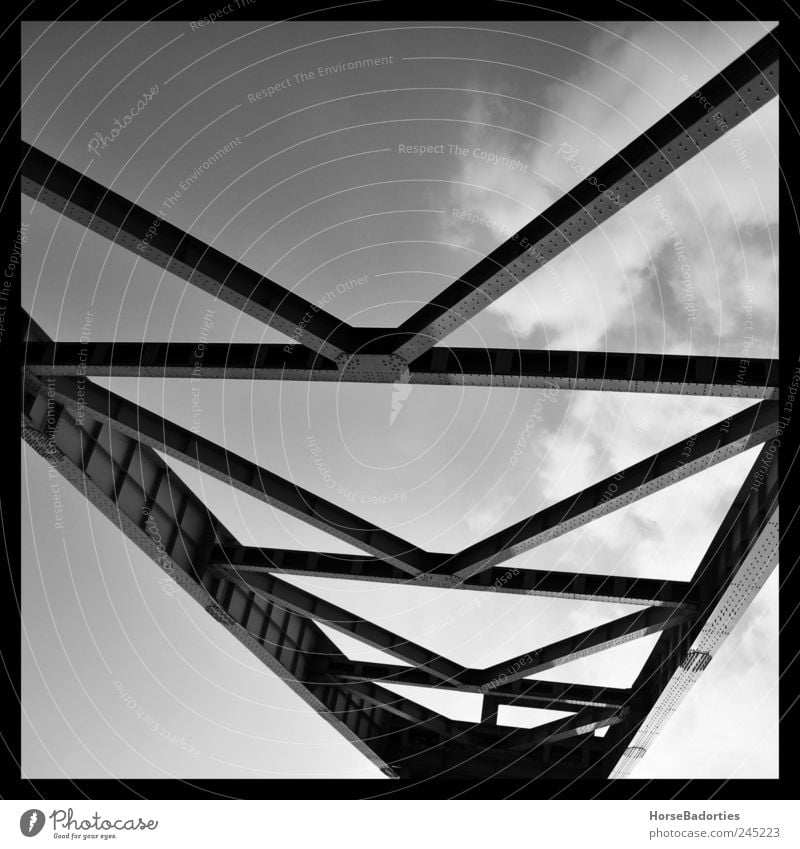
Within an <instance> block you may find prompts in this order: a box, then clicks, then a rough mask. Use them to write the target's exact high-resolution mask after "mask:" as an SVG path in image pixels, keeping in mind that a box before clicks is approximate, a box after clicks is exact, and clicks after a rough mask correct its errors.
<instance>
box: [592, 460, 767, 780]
mask: <svg viewBox="0 0 800 849" xmlns="http://www.w3.org/2000/svg"><path fill="white" fill-rule="evenodd" d="M779 488H780V487H779V476H778V453H777V450H776V448H775V446H772V445H767V446H765V447H764V449H763V451H762V452H761V453H760V455H759V457H758V458H757V459H756V461H755V463H754V464H753V466H752V468H751V470H750V472H749V474H748V475H747V477H746V478H745V481H744V483H743V484H742V486H741V488H740V490H739V492H738V494H737V496H736V498H735V500H734V502H733V504H732V506H731V508H730V510H729V511H728V513H727V514H726V516H725V519H724V520H723V522H722V524H721V525H720V528H719V530H718V531H717V533H716V535H715V537H714V539H713V541H712V543H711V545H710V546H709V548H708V550H707V552H706V554H705V555H704V556H703V559H702V561H701V563H700V566H699V568H698V570H697V572H696V573H695V576H694V578H693V579H692V584H693V586H694V592H695V593H696V594H697V596H698V597H699V598H700V600H701V604H700V611H699V614H698V616H697V617H696V618H695V620H694V621H693V622H691V623H689V624H688V625H686V626H684V627H682V628H681V629H677V630H676V631H675V632H674V633H671V634H663V635H662V636H661V638H660V639H659V641H658V642H657V643H656V646H655V648H654V649H653V651H652V653H651V655H650V657H649V658H648V659H647V661H646V662H645V664H644V666H643V668H642V670H641V672H640V674H639V676H638V677H637V679H636V681H635V682H634V685H633V687H632V691H633V692H632V697H631V704H632V705H633V706H634V708H635V710H633V711H632V712H631V714H630V716H629V717H628V718H627V719H626V721H625V722H624V723H623V724H621V725H620V726H619V727H618V728H617V729H614V730H612V731H609V733H608V735H607V738H608V742H609V751H608V755H607V757H606V763H605V774H606V775H608V776H609V777H610V778H625V777H627V776H629V775H630V773H631V771H632V770H633V768H634V767H635V766H636V764H637V762H638V761H639V759H640V758H642V757H644V755H645V754H646V753H647V751H648V749H649V748H650V746H651V745H652V743H653V741H654V740H655V739H656V737H657V736H658V735H659V734H660V733H661V731H662V730H663V728H664V726H665V724H666V723H667V722H668V721H669V719H670V718H671V717H672V715H673V714H674V713H675V711H676V710H677V709H678V707H679V706H680V704H681V703H682V701H683V699H684V698H685V696H686V695H687V693H688V692H689V691H690V690H691V688H692V687H693V686H694V684H695V683H696V682H697V680H698V679H699V677H700V675H701V674H702V673H703V671H704V670H705V669H706V668H707V667H708V665H709V664H710V663H712V662H713V659H714V656H715V655H716V653H717V652H718V651H719V649H720V647H721V646H722V644H723V642H724V641H725V639H727V637H728V636H729V635H730V634H731V632H732V631H733V629H734V627H735V625H736V623H737V622H738V621H739V619H740V618H741V616H742V615H743V613H744V611H745V610H746V609H747V608H748V606H749V605H750V603H751V602H752V601H753V599H754V598H755V597H756V595H757V594H758V592H759V590H760V589H761V588H762V587H763V586H764V583H765V582H766V580H767V578H768V577H769V576H770V574H771V573H772V571H773V570H774V568H775V566H776V564H777V560H778V538H779V522H778V491H779Z"/></svg>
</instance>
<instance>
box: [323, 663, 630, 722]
mask: <svg viewBox="0 0 800 849" xmlns="http://www.w3.org/2000/svg"><path fill="white" fill-rule="evenodd" d="M325 668H326V669H328V670H330V672H331V674H332V675H334V676H335V677H337V678H338V679H340V680H344V681H376V682H379V683H385V684H405V685H407V686H409V687H430V688H432V689H438V690H454V691H459V692H465V693H485V692H489V691H488V690H487V689H486V687H484V686H483V685H479V684H474V683H469V681H468V680H465V678H464V677H463V676H462V677H461V678H450V679H441V678H438V677H437V676H435V675H431V674H430V673H428V672H425V671H423V670H419V669H416V668H414V667H409V666H396V665H393V664H388V663H375V662H367V661H355V660H344V661H342V660H338V659H331V660H330V661H329V663H328V665H327V666H326V667H325ZM473 677H474V676H473ZM630 695H631V690H630V689H625V688H617V687H595V686H589V685H585V684H564V683H562V682H560V681H544V680H542V679H535V680H528V679H524V678H523V679H517V680H515V681H506V682H505V683H504V684H499V683H498V684H497V686H495V687H493V688H492V689H491V698H492V699H494V700H495V701H496V702H497V703H498V704H501V705H517V706H519V707H533V708H541V709H549V710H565V711H577V710H579V709H581V708H584V707H598V708H622V707H624V706H625V704H626V703H627V701H628V700H629V698H630Z"/></svg>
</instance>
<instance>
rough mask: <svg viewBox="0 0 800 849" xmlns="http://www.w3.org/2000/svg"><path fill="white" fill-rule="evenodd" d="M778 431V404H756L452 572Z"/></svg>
mask: <svg viewBox="0 0 800 849" xmlns="http://www.w3.org/2000/svg"><path fill="white" fill-rule="evenodd" d="M777 429H778V402H777V401H761V402H759V403H758V404H754V405H753V406H752V407H748V408H747V409H746V410H742V411H741V412H739V413H737V414H736V415H734V416H731V417H730V418H728V419H725V420H724V421H722V422H719V423H717V424H715V425H712V426H711V427H708V428H706V429H705V430H702V431H700V432H699V433H696V434H694V435H693V436H690V437H689V438H688V439H685V440H683V441H682V442H677V443H675V444H674V445H672V446H670V447H669V448H665V449H664V450H663V451H659V452H658V453H657V454H653V455H652V456H650V457H647V458H646V459H644V460H641V461H640V462H638V463H636V464H634V465H633V466H629V467H628V468H627V469H624V470H623V471H621V472H618V473H617V474H616V475H612V476H609V477H608V478H606V479H605V480H602V481H600V482H598V483H596V484H594V486H590V487H588V488H587V489H584V490H582V491H581V492H579V493H577V494H576V495H574V496H570V497H568V498H565V499H564V500H563V501H559V502H558V503H557V504H553V505H551V506H550V507H546V508H545V509H544V510H541V511H540V512H538V513H535V514H534V515H533V516H530V517H529V518H527V519H523V520H522V521H520V522H517V523H516V524H514V525H511V526H510V527H508V528H505V529H504V530H502V531H499V532H498V533H496V534H493V535H492V536H490V537H487V538H486V539H484V540H482V541H480V542H478V543H475V544H474V545H472V546H470V547H469V548H466V549H464V550H463V551H462V552H460V553H459V554H458V555H456V557H455V560H454V566H453V570H454V572H455V574H456V575H457V576H458V577H459V578H470V577H472V576H473V575H476V574H477V573H479V572H481V571H483V570H485V569H488V568H489V567H490V566H495V565H497V564H498V563H502V562H503V561H505V560H509V559H510V558H512V557H516V556H517V555H518V554H522V553H523V552H525V551H529V550H530V549H532V548H535V547H536V546H538V545H541V544H542V543H544V542H547V541H548V540H551V539H555V538H556V537H558V536H561V535H562V534H565V533H567V532H568V531H571V530H574V529H575V528H578V527H580V526H581V525H585V524H586V523H587V522H590V521H592V520H593V519H596V518H598V517H600V516H605V515H606V514H608V513H611V512H613V511H614V510H618V509H619V508H620V507H624V506H625V505H627V504H631V503H633V502H634V501H637V500H639V499H641V498H644V497H646V496H648V495H651V494H652V493H654V492H657V491H659V490H661V489H664V488H665V487H667V486H669V485H670V484H673V483H677V482H678V481H680V480H684V479H685V478H688V477H690V476H691V475H693V474H697V473H698V472H700V471H703V469H707V468H709V467H710V466H713V465H715V464H716V463H720V462H721V461H722V460H727V459H728V458H729V457H733V456H734V455H736V454H740V453H741V452H743V451H746V450H748V449H749V448H752V447H754V446H756V445H760V444H761V443H762V442H764V441H766V440H768V439H771V438H772V437H773V436H775V434H776V433H777Z"/></svg>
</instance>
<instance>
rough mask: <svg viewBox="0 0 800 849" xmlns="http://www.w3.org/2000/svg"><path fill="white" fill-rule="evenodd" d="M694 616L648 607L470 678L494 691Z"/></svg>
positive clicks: (670, 626)
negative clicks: (512, 682) (509, 683)
mask: <svg viewBox="0 0 800 849" xmlns="http://www.w3.org/2000/svg"><path fill="white" fill-rule="evenodd" d="M694 615H695V612H694V611H692V610H687V609H685V608H677V609H675V608H669V607H648V608H646V609H645V610H641V611H636V612H635V613H631V614H629V615H628V616H622V617H620V618H619V619H615V620H613V621H612V622H607V623H605V624H604V625H598V626H597V627H595V628H589V629H587V630H586V631H583V632H582V633H580V634H575V635H573V636H570V637H566V638H564V639H563V640H558V641H557V642H555V643H551V644H550V645H548V646H544V647H542V648H539V649H536V650H534V651H531V652H528V653H526V654H523V655H520V656H519V657H515V658H512V659H511V660H508V661H503V662H502V663H497V664H495V665H494V666H490V667H488V668H487V669H482V670H474V671H471V672H470V675H469V678H468V680H469V681H470V683H472V684H478V685H479V686H480V687H481V688H482V689H483V691H484V692H492V691H493V690H494V688H495V687H500V686H503V685H505V684H506V683H507V682H511V681H517V680H519V679H520V678H524V677H525V676H526V675H531V674H533V673H538V672H544V671H545V670H546V669H552V668H553V667H554V666H559V665H561V664H563V663H570V662H571V661H573V660H579V659H580V658H582V657H587V656H589V655H591V654H596V653H597V652H601V651H605V650H606V649H610V648H614V647H616V646H619V645H622V644H623V643H627V642H630V641H631V640H637V639H639V638H640V637H646V636H648V635H649V634H655V633H657V632H659V631H664V630H666V629H668V628H675V627H677V626H678V625H681V624H683V623H684V622H686V621H688V620H690V619H691V618H693V616H694Z"/></svg>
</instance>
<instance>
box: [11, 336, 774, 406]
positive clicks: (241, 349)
mask: <svg viewBox="0 0 800 849" xmlns="http://www.w3.org/2000/svg"><path fill="white" fill-rule="evenodd" d="M23 357H24V361H25V366H26V368H28V369H29V370H30V371H31V372H32V373H34V374H38V375H74V374H76V373H78V370H79V373H81V374H84V375H86V376H88V377H94V376H97V377H129V376H133V377H162V378H163V377H186V378H189V377H194V378H198V377H203V378H207V379H223V378H224V379H228V380H303V381H309V380H318V381H339V380H341V381H355V380H364V381H366V378H364V377H363V376H361V377H360V376H359V373H358V372H354V371H339V370H338V369H337V367H336V365H335V364H334V363H332V362H331V361H330V360H328V359H325V358H321V357H317V356H315V354H314V353H313V352H312V351H310V350H308V349H306V348H302V347H299V346H286V345H248V344H243V343H232V344H224V343H214V344H206V345H205V346H204V349H203V351H202V353H201V352H199V351H198V349H197V345H196V344H195V343H189V342H145V343H140V342H90V343H87V344H85V345H82V344H80V343H79V342H57V343H51V344H46V343H41V342H40V343H28V344H27V345H26V346H25V350H24V353H23ZM387 380H388V378H387ZM369 382H374V381H373V380H370V381H369ZM410 383H412V384H417V385H423V384H427V385H434V386H438V385H441V386H496V387H509V388H534V389H536V388H538V389H549V390H551V391H553V392H555V391H558V390H562V389H567V390H573V389H574V390H586V389H588V390H603V391H619V392H644V393H650V392H653V393H659V394H675V395H714V396H718V397H739V398H759V399H772V398H777V393H778V362H777V360H768V359H749V360H743V359H740V358H735V357H697V356H679V355H674V354H668V355H662V354H624V353H606V352H603V351H522V350H517V349H512V348H490V349H483V348H435V349H433V350H431V351H428V352H426V353H425V354H423V355H422V356H421V357H419V358H418V359H417V360H416V361H415V362H414V364H413V368H412V369H411V370H410Z"/></svg>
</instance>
